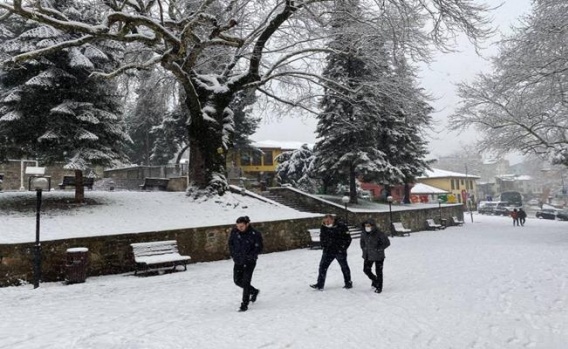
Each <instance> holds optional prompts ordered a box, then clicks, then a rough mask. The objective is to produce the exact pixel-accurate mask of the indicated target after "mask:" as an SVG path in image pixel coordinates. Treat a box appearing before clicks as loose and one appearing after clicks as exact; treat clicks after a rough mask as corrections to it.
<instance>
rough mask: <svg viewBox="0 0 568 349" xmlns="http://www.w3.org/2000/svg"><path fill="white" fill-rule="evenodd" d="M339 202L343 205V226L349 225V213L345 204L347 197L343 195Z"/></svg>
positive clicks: (347, 201) (347, 200)
mask: <svg viewBox="0 0 568 349" xmlns="http://www.w3.org/2000/svg"><path fill="white" fill-rule="evenodd" d="M341 202H343V204H344V205H345V224H346V225H349V211H347V204H348V203H349V196H347V195H345V196H344V197H342V198H341Z"/></svg>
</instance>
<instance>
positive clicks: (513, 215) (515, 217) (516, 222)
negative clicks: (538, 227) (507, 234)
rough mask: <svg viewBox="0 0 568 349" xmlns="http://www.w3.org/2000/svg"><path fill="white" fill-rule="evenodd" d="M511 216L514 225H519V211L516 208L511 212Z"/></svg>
mask: <svg viewBox="0 0 568 349" xmlns="http://www.w3.org/2000/svg"><path fill="white" fill-rule="evenodd" d="M511 218H513V226H515V225H516V226H518V225H519V212H518V211H517V209H516V208H514V209H513V211H512V212H511Z"/></svg>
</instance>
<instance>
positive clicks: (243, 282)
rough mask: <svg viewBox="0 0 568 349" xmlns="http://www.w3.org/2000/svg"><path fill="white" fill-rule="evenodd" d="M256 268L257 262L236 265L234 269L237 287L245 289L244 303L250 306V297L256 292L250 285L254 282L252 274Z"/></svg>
mask: <svg viewBox="0 0 568 349" xmlns="http://www.w3.org/2000/svg"><path fill="white" fill-rule="evenodd" d="M255 267H256V262H247V264H235V266H234V267H233V280H234V281H235V285H237V286H239V287H240V288H242V289H243V303H244V304H249V299H250V295H251V293H252V292H256V291H257V289H256V288H254V287H253V286H252V285H251V284H250V283H251V281H252V273H253V272H254V268H255Z"/></svg>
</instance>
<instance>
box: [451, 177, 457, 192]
mask: <svg viewBox="0 0 568 349" xmlns="http://www.w3.org/2000/svg"><path fill="white" fill-rule="evenodd" d="M450 183H451V186H452V190H455V189H456V187H455V186H454V180H453V179H450Z"/></svg>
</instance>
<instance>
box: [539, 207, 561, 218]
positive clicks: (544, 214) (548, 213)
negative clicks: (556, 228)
mask: <svg viewBox="0 0 568 349" xmlns="http://www.w3.org/2000/svg"><path fill="white" fill-rule="evenodd" d="M556 213H557V210H555V209H553V208H543V209H542V210H538V211H536V218H542V219H556Z"/></svg>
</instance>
